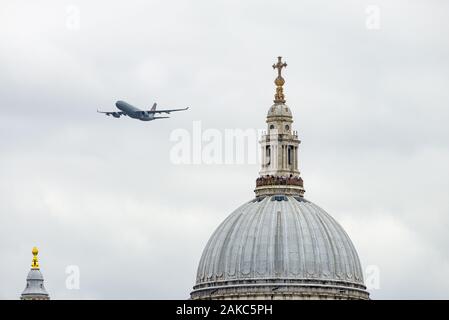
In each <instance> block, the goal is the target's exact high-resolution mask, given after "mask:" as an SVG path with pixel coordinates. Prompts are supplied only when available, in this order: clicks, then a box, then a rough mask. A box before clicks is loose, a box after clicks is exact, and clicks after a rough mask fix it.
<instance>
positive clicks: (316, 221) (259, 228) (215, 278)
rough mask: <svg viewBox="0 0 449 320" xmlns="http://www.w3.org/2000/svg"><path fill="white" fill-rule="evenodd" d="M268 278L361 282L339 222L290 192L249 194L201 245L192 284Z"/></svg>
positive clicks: (353, 252) (356, 261) (351, 248)
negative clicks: (252, 197)
mask: <svg viewBox="0 0 449 320" xmlns="http://www.w3.org/2000/svg"><path fill="white" fill-rule="evenodd" d="M269 279H275V280H276V281H277V280H279V279H286V280H296V279H298V280H301V281H304V280H305V281H307V282H309V283H310V282H312V283H313V282H314V281H317V282H318V281H330V282H332V283H346V284H354V285H355V286H357V287H361V288H363V287H362V286H363V275H362V269H361V266H360V261H359V257H358V255H357V252H356V250H355V248H354V246H353V244H352V242H351V240H350V238H349V237H348V235H347V234H346V232H345V231H344V230H343V228H342V227H341V226H340V225H339V224H338V223H337V221H335V220H334V219H333V218H332V217H331V216H330V215H329V214H327V213H326V212H325V211H324V210H323V209H321V208H320V207H318V206H317V205H315V204H313V203H312V202H310V201H307V200H305V199H304V198H301V197H292V196H267V197H265V198H263V199H262V200H260V199H259V200H256V199H255V200H252V201H250V202H248V203H246V204H244V205H242V206H241V207H240V208H238V209H237V210H235V211H234V212H233V213H232V214H231V215H230V216H229V217H228V218H227V219H226V220H225V221H223V222H222V223H221V225H220V226H219V227H218V228H217V229H216V230H215V232H214V233H213V235H212V237H211V238H210V240H209V242H208V243H207V245H206V247H205V249H204V251H203V255H202V257H201V260H200V263H199V267H198V272H197V280H196V287H197V288H199V287H208V286H209V285H210V286H214V283H215V285H216V284H217V283H227V282H233V281H239V282H241V281H242V280H243V281H246V280H250V281H253V280H256V281H258V280H263V281H267V280H269ZM208 283H209V284H208Z"/></svg>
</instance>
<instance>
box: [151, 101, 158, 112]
mask: <svg viewBox="0 0 449 320" xmlns="http://www.w3.org/2000/svg"><path fill="white" fill-rule="evenodd" d="M156 105H157V103H156V102H155V103H154V104H153V106H152V107H151V111H154V110H156Z"/></svg>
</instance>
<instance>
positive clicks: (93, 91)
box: [0, 0, 449, 299]
mask: <svg viewBox="0 0 449 320" xmlns="http://www.w3.org/2000/svg"><path fill="white" fill-rule="evenodd" d="M393 2H394V3H393ZM448 9H449V3H447V1H443V0H441V1H418V0H416V1H357V0H354V1H338V3H337V1H330V0H329V1H316V0H313V1H294V2H293V1H279V0H278V1H230V0H226V1H194V2H193V1H165V0H164V1H120V2H118V1H117V2H114V3H111V1H95V3H93V1H76V0H72V1H33V2H30V1H6V0H2V1H1V2H0V98H1V104H0V256H1V263H0V298H3V299H17V298H18V297H19V296H20V293H21V292H22V290H23V289H24V287H25V279H26V275H27V273H28V270H29V268H30V263H31V258H32V256H31V248H32V247H33V246H34V245H36V246H38V247H39V249H40V254H39V256H40V262H41V271H42V272H43V275H44V277H45V285H46V287H47V290H48V291H49V293H50V295H51V298H52V299H65V298H73V299H108V298H125V299H169V298H171V299H184V298H188V297H189V293H190V291H191V288H192V286H193V285H194V282H195V275H196V267H197V264H198V262H199V259H200V256H201V253H202V250H203V248H204V246H205V245H206V242H207V240H208V239H209V237H210V235H211V234H212V232H213V231H214V229H215V228H216V227H217V226H218V225H219V223H220V222H221V221H223V220H224V219H225V217H227V216H228V215H229V214H230V213H231V212H232V211H233V210H234V209H236V208H237V207H239V206H240V205H241V204H243V203H244V202H246V201H248V200H250V199H251V198H253V197H254V193H253V189H254V186H255V179H256V178H257V176H258V170H259V168H258V165H257V164H234V165H206V164H200V165H189V164H184V165H176V164H174V163H172V162H171V161H170V150H171V148H173V145H174V142H173V141H170V134H171V133H172V132H173V130H175V129H179V128H181V129H186V130H188V131H189V132H191V131H192V126H193V123H194V121H201V126H202V128H203V129H208V128H213V129H218V130H219V131H220V132H224V130H225V129H264V127H265V116H266V112H267V110H268V108H269V107H270V106H271V104H272V100H273V94H274V85H273V80H274V77H275V72H274V71H273V70H272V68H271V65H272V64H273V63H274V62H275V61H276V57H277V56H278V55H282V56H283V57H284V59H285V60H286V61H287V63H288V67H287V69H286V71H285V72H284V74H285V79H286V85H285V94H286V98H287V104H288V105H289V106H290V107H291V109H292V111H293V116H294V120H295V122H294V129H297V130H298V131H299V135H300V138H301V140H302V143H301V145H300V150H299V157H300V170H301V172H302V177H303V179H304V182H305V188H306V198H307V199H309V200H311V201H312V202H314V203H316V204H318V205H319V206H321V207H322V208H324V209H325V210H326V211H328V212H329V213H330V214H331V215H332V216H333V217H334V218H336V219H337V220H338V221H339V222H340V223H341V225H342V226H343V227H344V228H345V230H346V231H347V233H348V234H349V235H350V237H351V239H352V241H353V242H354V245H355V247H356V248H357V251H358V253H359V256H360V259H361V262H362V265H363V267H364V268H365V267H367V266H370V265H375V266H377V267H378V268H379V270H380V289H371V290H370V293H371V297H372V298H373V299H400V298H415V299H416V298H425V299H433V298H435V299H441V298H445V299H448V298H449V278H448V277H447V275H448V272H449V233H448V228H449V201H448V195H449V125H448V121H449V90H448V83H449V61H448V55H449V43H448V41H447V39H449V10H448ZM377 17H378V18H379V19H378V20H376V18H377ZM373 19H374V20H373ZM119 99H121V100H126V101H128V102H129V103H131V104H134V105H136V106H139V107H142V108H148V107H150V106H151V105H152V104H153V102H155V101H156V102H158V104H159V106H160V107H161V108H168V107H176V108H180V107H185V106H190V107H191V109H190V110H189V111H187V112H182V113H176V114H173V115H171V116H172V118H171V119H164V120H160V121H154V122H141V121H138V120H132V119H129V118H121V119H115V118H112V117H105V116H103V115H100V114H98V113H96V110H97V108H101V109H103V110H114V108H115V107H114V103H115V101H116V100H119ZM70 265H76V266H78V267H79V270H80V289H79V290H76V289H75V290H69V289H67V288H66V278H67V274H66V267H67V266H70Z"/></svg>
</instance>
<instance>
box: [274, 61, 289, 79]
mask: <svg viewBox="0 0 449 320" xmlns="http://www.w3.org/2000/svg"><path fill="white" fill-rule="evenodd" d="M281 60H282V57H278V62H277V63H275V64H273V69H278V77H279V78H282V77H281V71H282V68H285V67H286V66H287V64H286V63H285V62H282V61H281Z"/></svg>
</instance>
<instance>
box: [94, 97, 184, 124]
mask: <svg viewBox="0 0 449 320" xmlns="http://www.w3.org/2000/svg"><path fill="white" fill-rule="evenodd" d="M115 106H116V107H117V109H119V110H120V111H100V110H97V112H99V113H104V114H105V115H107V116H113V117H114V118H120V117H121V116H128V117H130V118H133V119H139V120H142V121H152V120H157V119H166V118H170V117H156V116H155V115H156V114H157V113H166V114H170V112H175V111H184V110H187V109H189V108H188V107H187V108H184V109H166V110H162V109H161V110H156V103H154V104H153V107H152V108H151V109H150V110H140V109H139V108H136V107H134V106H132V105H130V104H129V103H127V102H125V101H121V100H119V101H117V102H116V103H115Z"/></svg>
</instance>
